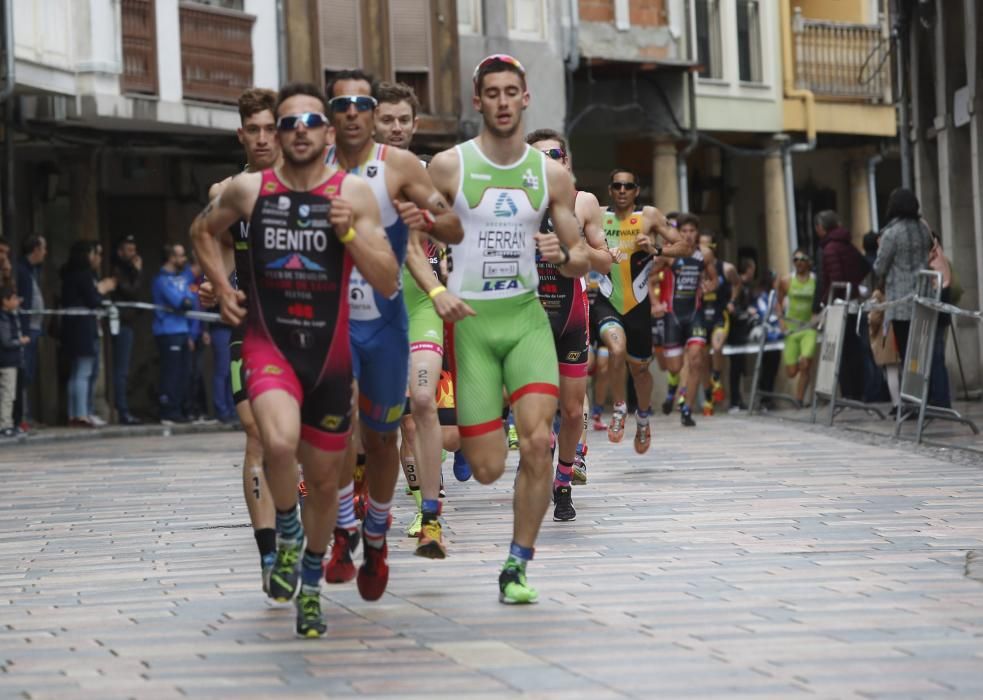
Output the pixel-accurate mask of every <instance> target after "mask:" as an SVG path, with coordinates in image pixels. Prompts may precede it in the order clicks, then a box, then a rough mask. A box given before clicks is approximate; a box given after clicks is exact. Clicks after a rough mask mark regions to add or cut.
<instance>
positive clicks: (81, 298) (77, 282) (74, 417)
mask: <svg viewBox="0 0 983 700" xmlns="http://www.w3.org/2000/svg"><path fill="white" fill-rule="evenodd" d="M101 263H102V246H100V245H99V244H98V243H96V242H95V241H76V242H75V243H74V244H73V245H72V249H71V251H70V252H69V255H68V262H66V263H65V265H64V267H62V269H61V303H62V307H64V308H66V309H98V308H99V307H101V306H102V295H103V294H106V293H107V292H110V291H112V290H113V289H114V288H115V287H116V284H115V280H114V279H113V278H107V279H104V280H102V281H101V282H97V281H96V274H97V272H98V270H99V266H100V265H101ZM61 344H62V351H63V352H64V353H65V355H66V357H67V358H68V360H69V363H70V371H69V376H68V424H69V425H74V426H79V427H89V428H91V427H95V426H96V425H101V424H102V423H103V421H101V419H99V418H98V417H97V416H95V415H94V414H95V411H94V410H93V406H92V391H93V388H94V387H95V383H96V379H97V378H98V377H99V326H98V320H97V318H96V317H95V316H65V317H63V319H62V323H61Z"/></svg>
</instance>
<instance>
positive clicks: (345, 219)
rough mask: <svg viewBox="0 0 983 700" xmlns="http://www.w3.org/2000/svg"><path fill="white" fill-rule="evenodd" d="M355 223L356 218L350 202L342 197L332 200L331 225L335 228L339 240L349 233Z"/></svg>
mask: <svg viewBox="0 0 983 700" xmlns="http://www.w3.org/2000/svg"><path fill="white" fill-rule="evenodd" d="M354 221H355V217H354V214H353V212H352V205H351V203H350V202H348V201H347V200H344V199H342V198H341V197H335V198H334V199H332V200H331V225H332V226H334V230H335V233H336V234H337V235H338V238H341V237H343V236H344V235H345V234H346V233H348V229H350V228H351V227H352V223H353V222H354Z"/></svg>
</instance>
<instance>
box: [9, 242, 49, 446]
mask: <svg viewBox="0 0 983 700" xmlns="http://www.w3.org/2000/svg"><path fill="white" fill-rule="evenodd" d="M47 255H48V243H47V241H45V239H44V236H39V235H34V236H28V238H27V240H25V241H24V245H23V246H22V248H21V254H20V258H18V260H17V270H16V274H17V294H18V295H19V296H20V298H21V308H22V309H24V310H25V311H32V312H34V313H33V314H32V315H31V316H30V317H28V320H27V322H26V323H25V324H23V325H22V327H21V330H23V331H24V335H26V336H27V337H28V338H30V340H31V342H30V343H28V344H27V346H26V347H25V348H24V369H23V371H22V372H21V373H20V374H19V375H18V376H19V377H20V378H21V386H20V388H19V389H17V405H16V406H15V408H14V420H15V421H17V423H18V424H19V425H20V427H21V428H23V429H24V430H27V429H28V428H29V427H30V423H31V420H32V417H33V416H32V411H31V406H30V403H29V401H28V395H29V393H30V390H31V387H32V386H34V378H35V376H36V375H37V368H38V342H39V341H38V339H39V338H40V337H41V335H42V328H43V324H44V316H42V315H41V314H40V312H41V311H44V296H43V295H42V293H41V267H42V265H43V264H44V259H45V258H46V257H47Z"/></svg>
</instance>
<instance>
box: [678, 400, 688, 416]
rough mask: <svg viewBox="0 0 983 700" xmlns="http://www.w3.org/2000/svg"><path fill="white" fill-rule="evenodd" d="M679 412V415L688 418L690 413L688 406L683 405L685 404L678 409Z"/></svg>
mask: <svg viewBox="0 0 983 700" xmlns="http://www.w3.org/2000/svg"><path fill="white" fill-rule="evenodd" d="M679 411H680V413H682V414H683V415H684V416H688V415H690V413H691V411H690V410H689V404H685V403H684V404H683V405H682V406H681V407H680V409H679Z"/></svg>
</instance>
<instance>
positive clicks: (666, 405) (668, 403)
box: [662, 394, 674, 416]
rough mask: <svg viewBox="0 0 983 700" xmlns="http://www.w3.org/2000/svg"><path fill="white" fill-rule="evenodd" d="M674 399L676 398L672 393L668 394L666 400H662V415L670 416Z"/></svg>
mask: <svg viewBox="0 0 983 700" xmlns="http://www.w3.org/2000/svg"><path fill="white" fill-rule="evenodd" d="M673 401H674V398H673V395H672V394H670V395H669V396H666V400H665V401H663V402H662V415H664V416H668V415H669V414H670V413H672V404H673Z"/></svg>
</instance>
